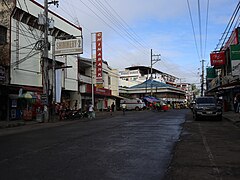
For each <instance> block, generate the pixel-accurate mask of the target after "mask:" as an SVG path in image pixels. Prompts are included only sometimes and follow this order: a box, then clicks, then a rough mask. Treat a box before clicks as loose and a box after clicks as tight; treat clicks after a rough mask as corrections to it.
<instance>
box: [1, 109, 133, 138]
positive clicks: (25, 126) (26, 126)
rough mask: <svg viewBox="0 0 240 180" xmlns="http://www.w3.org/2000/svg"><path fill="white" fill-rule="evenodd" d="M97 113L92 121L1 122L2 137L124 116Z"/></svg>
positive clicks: (118, 112)
mask: <svg viewBox="0 0 240 180" xmlns="http://www.w3.org/2000/svg"><path fill="white" fill-rule="evenodd" d="M95 113H96V118H94V119H92V120H90V119H88V118H82V119H77V120H63V121H59V120H56V121H54V122H44V123H39V122H37V121H36V120H31V121H24V120H14V121H0V136H1V135H7V134H12V133H18V132H24V131H29V130H34V129H42V128H48V127H55V126H63V125H66V124H73V123H77V122H81V121H82V122H84V121H94V120H100V119H108V118H111V117H115V116H121V115H122V114H123V113H122V111H115V112H113V113H111V112H105V111H104V112H95ZM128 113H132V112H128Z"/></svg>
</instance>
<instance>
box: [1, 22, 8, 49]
mask: <svg viewBox="0 0 240 180" xmlns="http://www.w3.org/2000/svg"><path fill="white" fill-rule="evenodd" d="M6 42H7V28H6V27H3V26H0V45H3V44H6Z"/></svg>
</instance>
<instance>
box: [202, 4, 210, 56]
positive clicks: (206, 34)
mask: <svg viewBox="0 0 240 180" xmlns="http://www.w3.org/2000/svg"><path fill="white" fill-rule="evenodd" d="M208 12H209V0H208V1H207V15H206V25H205V43H204V54H203V57H204V58H205V55H206V49H207V38H208Z"/></svg>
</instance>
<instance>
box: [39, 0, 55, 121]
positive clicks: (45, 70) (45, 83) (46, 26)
mask: <svg viewBox="0 0 240 180" xmlns="http://www.w3.org/2000/svg"><path fill="white" fill-rule="evenodd" d="M49 4H54V5H57V6H58V1H57V0H52V1H51V2H48V0H44V46H43V53H42V63H43V70H42V71H43V94H44V96H45V104H44V121H45V122H48V121H49V105H50V102H49V97H48V96H49V77H48V75H49V74H48V70H49V66H48V48H49V42H48V31H49V19H48V5H49ZM53 41H55V39H54V40H53ZM54 43H55V42H54ZM53 48H54V49H55V45H53ZM53 51H54V50H53ZM54 54H55V53H54V52H53V56H54ZM53 61H54V62H53V76H54V80H53V82H52V83H54V84H55V57H53ZM54 84H53V88H54V87H55V86H54ZM52 91H53V89H52ZM53 96H55V94H54V95H53ZM54 101H55V97H53V102H54Z"/></svg>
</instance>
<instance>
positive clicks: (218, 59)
mask: <svg viewBox="0 0 240 180" xmlns="http://www.w3.org/2000/svg"><path fill="white" fill-rule="evenodd" d="M210 60H211V66H222V65H224V64H225V51H219V52H212V53H211V54H210Z"/></svg>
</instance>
